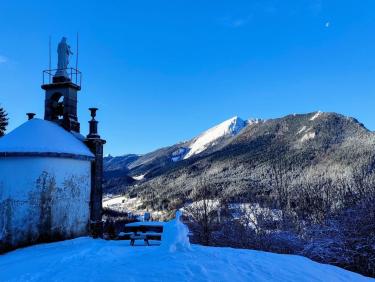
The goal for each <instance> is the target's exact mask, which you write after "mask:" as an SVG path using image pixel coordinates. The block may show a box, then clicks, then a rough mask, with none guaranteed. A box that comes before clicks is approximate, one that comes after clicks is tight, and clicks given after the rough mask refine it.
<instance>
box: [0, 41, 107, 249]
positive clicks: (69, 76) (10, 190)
mask: <svg viewBox="0 0 375 282" xmlns="http://www.w3.org/2000/svg"><path fill="white" fill-rule="evenodd" d="M61 44H62V47H64V44H66V40H65V41H64V42H63V41H62V42H61V43H60V44H59V48H60V47H61V46H60V45H61ZM67 46H68V45H67ZM68 47H69V46H68ZM59 50H60V49H59ZM69 50H70V49H69ZM68 55H69V54H65V57H64V54H62V55H61V54H60V53H59V65H61V64H60V60H66V61H64V62H65V66H67V63H68V59H67V58H66V56H68ZM44 75H45V76H47V79H48V82H47V83H43V85H42V89H44V90H45V115H44V120H42V119H37V118H34V114H32V113H29V114H28V116H29V120H28V121H27V122H25V123H24V124H22V125H21V126H19V127H18V128H16V129H14V130H13V131H12V132H10V133H9V134H7V135H5V136H4V137H2V138H0V252H1V251H6V250H9V249H13V248H16V247H19V246H23V245H29V244H33V243H36V242H48V241H56V240H62V239H68V238H73V237H77V236H82V235H87V234H91V235H92V236H94V237H97V236H101V234H102V220H101V215H102V176H103V145H104V144H105V141H104V140H102V139H101V138H100V136H99V135H98V132H97V123H98V122H97V121H96V120H95V115H96V110H97V109H96V108H92V109H90V110H91V116H92V119H91V120H90V122H89V123H90V132H89V134H88V135H87V136H86V137H84V136H83V135H81V134H80V124H79V122H78V117H77V100H78V99H77V93H78V91H79V90H81V85H80V72H79V71H78V70H77V69H73V68H66V69H63V70H62V69H57V70H48V71H45V72H44Z"/></svg>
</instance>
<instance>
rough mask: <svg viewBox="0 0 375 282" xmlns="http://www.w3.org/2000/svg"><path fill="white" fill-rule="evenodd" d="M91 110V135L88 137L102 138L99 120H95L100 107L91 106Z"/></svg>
mask: <svg viewBox="0 0 375 282" xmlns="http://www.w3.org/2000/svg"><path fill="white" fill-rule="evenodd" d="M89 110H90V112H91V120H90V121H89V125H90V131H89V135H87V138H96V139H100V135H99V134H98V121H97V120H95V117H96V111H97V110H98V108H89Z"/></svg>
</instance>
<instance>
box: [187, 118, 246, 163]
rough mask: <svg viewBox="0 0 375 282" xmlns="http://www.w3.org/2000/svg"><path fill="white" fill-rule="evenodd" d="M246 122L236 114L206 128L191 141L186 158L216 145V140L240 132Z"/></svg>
mask: <svg viewBox="0 0 375 282" xmlns="http://www.w3.org/2000/svg"><path fill="white" fill-rule="evenodd" d="M246 124H247V122H246V121H244V120H242V119H240V118H239V117H237V116H236V117H232V118H231V119H228V120H226V121H224V122H222V123H220V124H218V125H216V126H214V127H212V128H210V129H208V130H206V131H205V132H203V133H201V134H200V135H199V136H198V137H196V138H194V139H193V140H192V141H191V143H190V145H189V148H188V149H189V152H188V153H187V154H186V155H185V157H184V159H187V158H189V157H191V156H193V155H196V154H199V153H201V152H203V151H204V150H206V149H207V148H208V147H210V146H212V145H214V144H215V141H217V140H219V139H221V138H223V137H228V136H234V135H236V134H238V133H239V132H240V131H241V130H242V129H243V128H244V127H245V126H246Z"/></svg>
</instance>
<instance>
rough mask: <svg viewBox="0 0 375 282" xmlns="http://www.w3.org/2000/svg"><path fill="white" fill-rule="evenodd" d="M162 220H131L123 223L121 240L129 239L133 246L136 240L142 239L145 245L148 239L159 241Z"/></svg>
mask: <svg viewBox="0 0 375 282" xmlns="http://www.w3.org/2000/svg"><path fill="white" fill-rule="evenodd" d="M162 233H163V222H153V221H151V222H133V223H129V224H126V225H125V229H124V233H123V236H122V239H123V240H130V245H131V246H134V243H135V241H136V240H143V241H144V242H145V244H146V245H147V246H149V245H150V243H149V240H156V241H161V236H162Z"/></svg>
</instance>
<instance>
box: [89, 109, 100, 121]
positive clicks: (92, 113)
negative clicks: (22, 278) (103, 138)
mask: <svg viewBox="0 0 375 282" xmlns="http://www.w3.org/2000/svg"><path fill="white" fill-rule="evenodd" d="M89 110H90V112H91V117H92V119H93V120H94V119H95V117H96V111H97V110H98V108H89Z"/></svg>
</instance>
